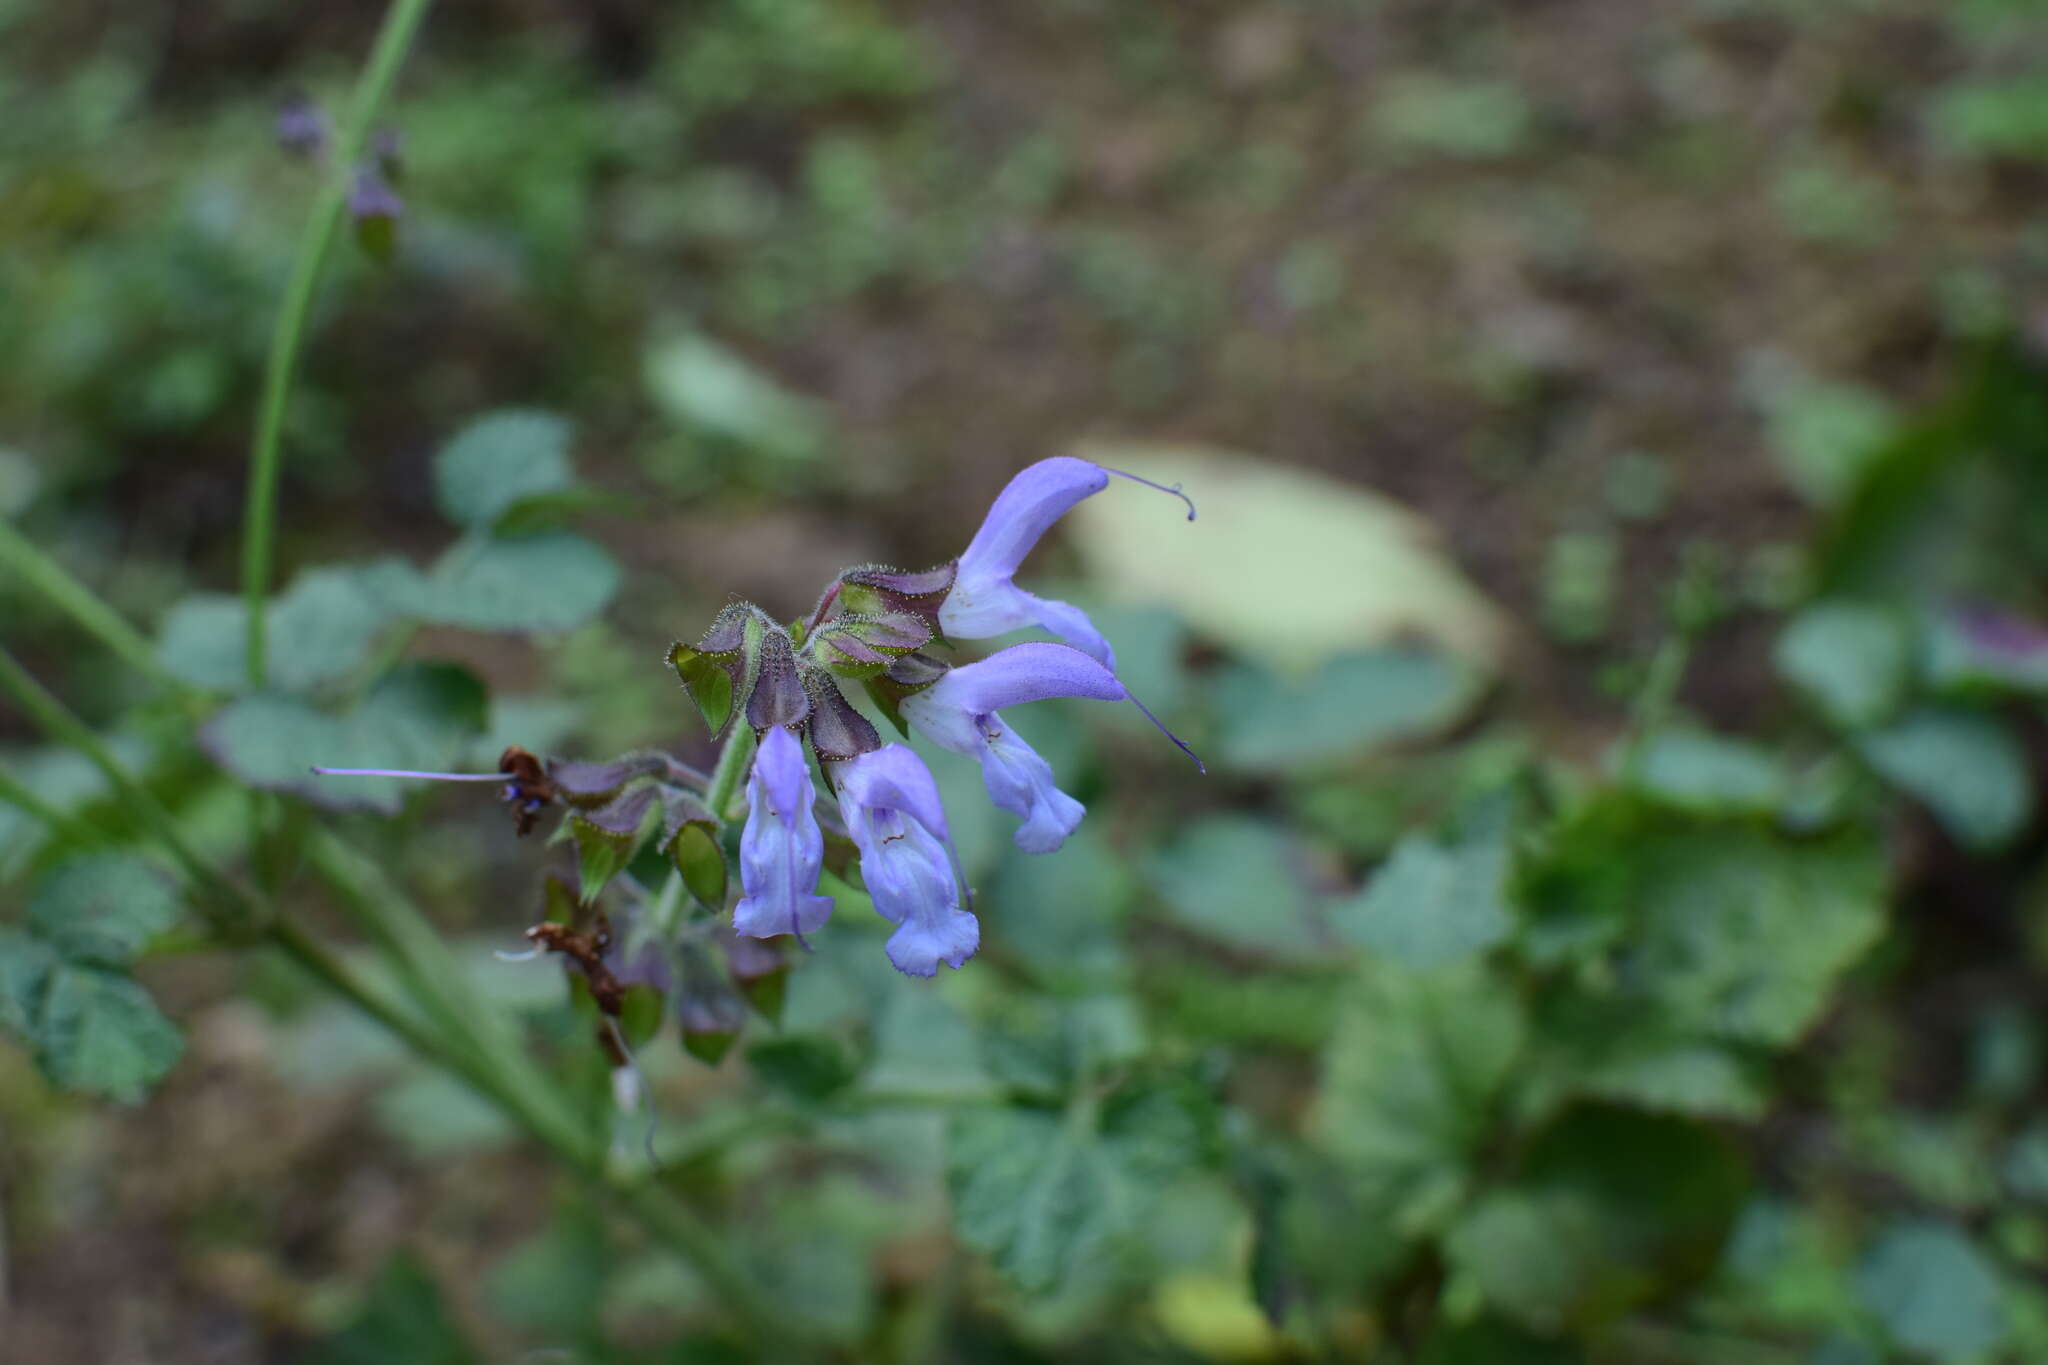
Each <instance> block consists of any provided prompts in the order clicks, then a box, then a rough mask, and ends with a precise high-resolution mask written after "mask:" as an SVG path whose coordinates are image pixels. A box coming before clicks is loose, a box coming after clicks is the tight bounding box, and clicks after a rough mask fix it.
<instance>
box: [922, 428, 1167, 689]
mask: <svg viewBox="0 0 2048 1365" xmlns="http://www.w3.org/2000/svg"><path fill="white" fill-rule="evenodd" d="M1111 474H1115V475H1117V476H1118V477H1119V478H1125V479H1130V480H1131V481H1133V482H1134V483H1142V484H1145V485H1146V486H1147V487H1150V488H1161V485H1159V484H1155V483H1153V482H1152V481H1151V480H1150V479H1141V478H1139V477H1138V476H1137V475H1135V474H1126V473H1124V472H1123V471H1122V470H1120V469H1105V468H1104V467H1103V466H1101V465H1099V464H1095V463H1093V462H1091V461H1088V460H1081V459H1076V458H1075V457H1073V456H1071V455H1056V456H1054V457H1053V458H1052V459H1049V460H1040V461H1039V462H1038V463H1037V464H1034V465H1028V466H1026V467H1025V468H1024V469H1022V470H1020V471H1019V472H1018V474H1017V477H1015V478H1013V479H1011V480H1010V482H1009V483H1008V484H1007V485H1006V486H1005V487H1004V488H1003V491H1002V492H1000V493H998V494H997V495H996V500H995V503H994V505H993V506H991V507H990V508H989V509H988V516H987V517H986V518H985V519H984V520H983V521H982V523H981V529H980V530H978V531H976V532H975V533H974V539H973V540H971V541H969V542H968V544H967V549H966V551H965V552H963V553H962V554H961V556H960V567H959V572H958V574H957V575H956V576H955V578H954V580H953V590H952V592H951V593H949V594H948V595H947V597H946V600H945V603H944V604H943V605H942V606H941V607H940V608H939V627H940V629H942V630H943V631H944V632H945V633H946V634H947V635H948V636H950V637H952V638H953V639H956V640H982V639H986V638H988V637H989V636H991V635H1003V634H1007V633H1008V632H1010V631H1013V630H1020V629H1022V628H1023V627H1025V626H1038V627H1040V628H1042V629H1044V630H1047V631H1050V632H1052V633H1053V634H1054V635H1057V636H1059V637H1060V638H1061V639H1062V640H1065V641H1066V642H1067V643H1069V644H1071V645H1073V646H1075V647H1076V648H1078V649H1083V650H1086V651H1087V652H1088V653H1090V654H1092V655H1094V656H1095V657H1096V658H1097V659H1099V660H1100V661H1101V662H1102V665H1103V666H1104V667H1105V668H1109V669H1112V670H1114V669H1115V668H1116V651H1115V650H1113V649H1111V648H1110V647H1109V641H1107V640H1105V639H1103V638H1102V632H1101V631H1099V630H1097V629H1096V628H1095V623H1094V622H1093V621H1090V620H1089V619H1088V615H1087V613H1086V612H1084V611H1082V610H1081V609H1080V608H1079V607H1076V606H1074V605H1072V604H1071V603H1068V602H1054V601H1051V600H1049V599H1047V598H1043V597H1038V596H1035V595H1033V594H1031V593H1028V592H1026V591H1025V590H1024V589H1022V588H1020V587H1018V586H1017V585H1016V583H1014V582H1013V581H1012V579H1014V578H1015V577H1016V573H1017V570H1018V568H1019V567H1020V566H1021V565H1022V564H1023V563H1024V556H1026V555H1028V554H1030V553H1031V547H1032V546H1034V545H1036V544H1038V539H1039V537H1040V536H1043V535H1044V534H1045V533H1046V531H1048V530H1049V529H1051V527H1052V524H1053V523H1054V522H1056V521H1058V520H1059V519H1060V518H1061V517H1062V516H1064V515H1066V512H1067V509H1068V508H1070V507H1072V506H1073V505H1074V504H1075V503H1078V502H1080V501H1081V500H1082V499H1083V498H1087V497H1092V496H1093V495H1094V494H1097V493H1100V492H1101V491H1102V490H1103V489H1104V488H1105V487H1107V486H1108V484H1109V476H1110V475H1111ZM1161 491H1163V492H1168V493H1172V494H1173V495H1174V496H1176V497H1178V498H1180V499H1181V500H1182V501H1184V502H1185V501H1187V496H1186V494H1184V493H1182V492H1181V491H1180V490H1179V489H1178V488H1161ZM1194 516H1195V507H1194V504H1193V503H1191V502H1190V503H1188V520H1190V521H1192V520H1194Z"/></svg>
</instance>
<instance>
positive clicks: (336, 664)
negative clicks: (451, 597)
mask: <svg viewBox="0 0 2048 1365" xmlns="http://www.w3.org/2000/svg"><path fill="white" fill-rule="evenodd" d="M401 567H402V566H400V565H399V564H397V562H396V561H391V562H386V563H383V564H376V565H359V566H352V567H336V568H326V569H310V570H308V571H307V572H305V573H302V574H300V575H299V576H298V577H297V578H296V579H294V580H292V585H291V587H290V588H289V589H287V590H286V591H285V592H283V593H281V594H279V595H278V596H277V597H276V598H275V599H274V600H273V601H272V602H271V604H270V608H269V610H268V611H267V612H265V613H264V631H265V639H264V658H265V660H266V669H267V676H268V677H269V679H270V684H271V686H273V687H275V688H277V689H279V690H280V691H285V692H303V691H305V690H307V689H309V688H312V687H315V686H317V685H319V684H320V683H324V682H329V681H332V680H333V679H336V678H341V677H345V676H347V675H348V674H349V673H351V672H353V671H355V670H356V669H357V668H360V667H361V666H362V665H363V663H364V662H365V661H366V660H367V659H368V658H369V657H370V647H371V645H372V644H373V643H374V642H375V640H376V638H377V636H378V634H379V633H380V632H382V631H383V630H384V628H385V627H386V626H388V625H390V624H391V623H392V621H393V620H394V619H396V616H397V613H398V608H399V606H400V604H399V603H398V602H396V601H394V600H393V599H392V597H391V594H390V593H389V591H388V589H389V587H390V585H391V584H392V583H393V582H394V581H395V580H394V579H393V574H394V572H396V571H397V570H398V569H399V568H401ZM407 572H409V570H407ZM242 605H243V604H242V599H241V598H239V597H230V596H227V595H225V594H219V593H198V594H195V595H193V596H190V597H187V598H184V599H183V600H181V601H180V602H178V603H177V604H176V605H175V606H173V607H172V608H171V609H170V611H169V612H168V613H166V615H165V616H164V621H163V626H162V628H161V629H160V631H159V633H158V642H157V657H158V658H160V659H161V660H163V663H164V666H165V667H166V668H168V669H170V670H171V672H173V673H175V674H177V675H178V676H179V677H180V678H183V679H184V680H185V681H187V682H189V683H191V684H192V685H193V686H195V687H203V688H207V689H209V690H211V691H216V692H239V691H241V690H242V689H243V687H244V686H245V685H246V683H247V676H246V673H245V670H244V666H243V657H244V654H243V643H244V639H245V632H246V629H247V627H246V624H245V623H246V621H247V619H248V617H247V614H246V613H245V612H244V611H243V609H242Z"/></svg>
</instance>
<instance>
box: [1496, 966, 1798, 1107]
mask: <svg viewBox="0 0 2048 1365" xmlns="http://www.w3.org/2000/svg"><path fill="white" fill-rule="evenodd" d="M1536 1035H1537V1038H1538V1048H1537V1056H1536V1058H1535V1059H1534V1060H1533V1061H1532V1062H1531V1064H1530V1065H1529V1066H1527V1067H1525V1068H1524V1070H1525V1072H1526V1073H1527V1075H1528V1077H1529V1086H1528V1088H1527V1089H1526V1090H1525V1092H1524V1094H1523V1095H1522V1097H1521V1109H1522V1111H1523V1112H1527V1113H1541V1112H1551V1111H1552V1110H1553V1109H1555V1108H1556V1107H1558V1106H1561V1105H1562V1103H1563V1102H1564V1101H1565V1100H1568V1099H1572V1098H1588V1097H1593V1098H1600V1099H1607V1100H1613V1101H1615V1102H1617V1103H1621V1104H1626V1105H1629V1106H1630V1107H1632V1108H1637V1109H1651V1110H1661V1111H1663V1112H1666V1113H1673V1114H1687V1115H1693V1116H1696V1117H1702V1118H1731V1119H1750V1118H1755V1117H1757V1116H1759V1115H1760V1114H1761V1113H1762V1112H1763V1108H1764V1091H1763V1087H1762V1084H1761V1081H1762V1077H1761V1076H1760V1075H1759V1074H1758V1069H1757V1068H1756V1067H1755V1066H1754V1065H1753V1064H1750V1063H1749V1062H1747V1061H1746V1060H1745V1059H1743V1058H1740V1057H1738V1056H1737V1055H1735V1054H1734V1053H1732V1052H1730V1051H1729V1050H1728V1049H1727V1048H1725V1047H1723V1046H1721V1045H1719V1044H1717V1043H1715V1042H1713V1041H1711V1040H1707V1039H1702V1038H1699V1037H1696V1036H1692V1035H1690V1034H1688V1033H1686V1032H1684V1031H1683V1030H1681V1029H1678V1028H1675V1027H1674V1026H1673V1025H1672V1024H1671V1023H1670V1022H1669V1021H1668V1020H1666V1019H1665V1018H1663V1017H1662V1015H1661V1013H1659V1012H1658V1011H1657V1010H1656V1009H1655V1007H1654V1005H1649V1004H1646V1002H1644V1001H1642V1000H1640V999H1637V998H1634V997H1624V996H1617V995H1609V994H1598V995H1595V994H1590V993H1586V992H1581V991H1575V990H1568V991H1563V992H1554V993H1553V994H1552V995H1551V996H1550V998H1548V999H1547V1000H1546V1001H1545V1004H1544V1008H1543V1012H1542V1014H1541V1016H1540V1017H1539V1018H1538V1020H1537V1026H1536Z"/></svg>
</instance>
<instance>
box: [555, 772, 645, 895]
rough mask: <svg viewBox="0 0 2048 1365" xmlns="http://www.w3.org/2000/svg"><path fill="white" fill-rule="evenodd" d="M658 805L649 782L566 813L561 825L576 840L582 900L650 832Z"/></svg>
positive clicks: (610, 875)
mask: <svg viewBox="0 0 2048 1365" xmlns="http://www.w3.org/2000/svg"><path fill="white" fill-rule="evenodd" d="M660 809H661V808H660V806H659V804H658V803H657V801H656V799H655V789H654V787H653V786H652V785H643V786H639V787H629V788H628V789H627V790H625V791H624V792H622V793H620V794H619V795H618V796H617V797H615V798H613V799H612V800H611V801H609V802H607V803H606V804H605V805H603V806H600V807H598V808H597V809H595V810H577V811H574V812H572V813H571V814H570V816H569V820H568V823H567V825H566V826H565V828H566V829H567V831H568V834H569V837H570V838H572V839H574V840H575V841H576V867H577V872H578V875H579V876H580V878H581V880H582V885H581V887H580V890H579V893H578V894H579V895H580V897H581V899H582V900H583V902H584V904H586V905H587V904H589V903H590V902H592V901H594V900H596V899H597V893H598V892H600V891H602V890H604V888H605V884H606V883H608V882H610V881H611V879H612V878H613V877H616V876H617V875H618V874H619V872H620V871H621V870H622V869H623V868H624V867H625V866H626V864H627V863H630V862H632V861H633V855H634V854H635V853H637V852H638V851H639V849H640V845H641V843H642V842H643V841H644V840H645V839H646V838H647V837H648V836H649V835H651V834H652V833H653V832H654V829H655V827H656V825H657V824H658V822H659V817H660Z"/></svg>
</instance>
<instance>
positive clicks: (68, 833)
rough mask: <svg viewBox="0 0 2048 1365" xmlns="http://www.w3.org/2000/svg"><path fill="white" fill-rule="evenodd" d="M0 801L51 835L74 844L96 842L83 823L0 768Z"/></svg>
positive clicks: (90, 831)
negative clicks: (32, 817)
mask: <svg viewBox="0 0 2048 1365" xmlns="http://www.w3.org/2000/svg"><path fill="white" fill-rule="evenodd" d="M0 801H5V802H6V803H7V804H8V805H10V806H13V807H14V808H15V809H17V810H20V811H22V812H23V813H24V814H27V815H31V816H34V817H35V818H36V819H38V820H40V821H42V822H43V824H45V825H47V826H48V827H49V828H50V831H51V832H52V833H54V834H59V835H62V836H63V837H64V838H66V839H69V840H70V841H71V842H72V843H74V844H86V845H90V844H93V843H96V842H97V840H96V839H94V837H93V833H92V830H91V829H90V828H89V827H87V825H86V824H85V822H84V821H82V820H78V819H75V818H74V817H72V816H70V815H67V814H65V813H64V812H63V811H61V810H58V809H57V808H56V807H55V806H53V805H51V804H50V803H49V802H47V801H45V800H43V798H42V797H40V796H37V795H36V794H35V791H34V790H33V789H32V788H30V787H29V785H28V784H27V783H25V782H23V781H22V780H21V779H20V778H18V777H16V776H15V775H14V774H13V773H10V772H8V771H7V770H6V769H5V768H0Z"/></svg>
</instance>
